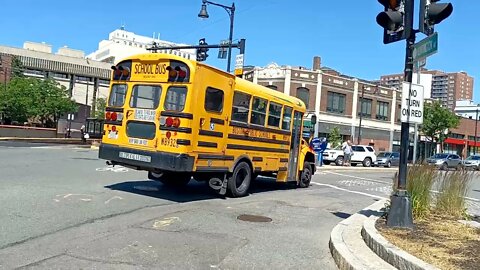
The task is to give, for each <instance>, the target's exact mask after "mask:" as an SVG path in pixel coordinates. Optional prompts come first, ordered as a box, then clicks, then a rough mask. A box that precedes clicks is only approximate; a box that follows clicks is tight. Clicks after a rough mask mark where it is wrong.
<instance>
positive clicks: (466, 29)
mask: <svg viewBox="0 0 480 270" xmlns="http://www.w3.org/2000/svg"><path fill="white" fill-rule="evenodd" d="M214 2H216V3H219V4H223V5H227V6H231V4H232V3H233V2H232V1H231V0H228V1H227V0H216V1H214ZM234 2H235V6H236V11H235V19H234V33H233V39H234V41H238V40H239V39H241V38H245V39H246V50H245V65H254V66H266V65H268V64H270V63H272V62H275V63H277V64H279V65H290V66H303V67H306V68H311V67H312V63H313V57H314V56H320V57H321V58H322V66H328V67H330V68H333V69H335V70H338V71H339V72H341V73H342V74H345V75H349V76H354V77H358V78H361V79H366V80H375V79H379V78H380V75H383V74H392V73H402V72H403V68H404V61H405V41H399V42H396V43H392V44H388V45H385V44H383V42H382V40H383V29H382V28H381V27H380V26H379V25H377V23H376V21H375V17H376V16H377V14H378V13H379V12H381V11H382V10H383V7H382V6H381V5H380V4H379V3H378V1H377V0H360V1H358V0H346V1H339V0H336V1H327V0H303V1H301V0H298V1H292V0H289V1H287V0H235V1H234ZM415 2H416V3H415V6H416V9H418V6H419V2H420V1H419V0H416V1H415ZM441 2H450V3H452V4H453V6H454V11H453V14H452V15H451V16H450V17H449V18H447V19H445V20H444V21H443V22H441V23H440V24H438V25H436V27H435V30H436V31H437V32H438V34H439V38H438V40H439V45H438V48H439V49H438V53H437V54H435V55H433V56H430V57H429V58H428V59H427V65H426V68H428V69H438V70H443V71H446V72H456V71H465V72H467V73H468V74H469V75H470V76H472V77H474V79H477V81H476V83H475V89H474V99H475V100H476V101H477V102H479V101H480V81H479V80H478V79H479V78H480V65H479V64H480V50H479V48H480V35H479V33H480V30H479V27H477V25H479V23H478V22H477V23H475V18H476V16H478V11H479V10H480V1H472V0H450V1H441ZM201 4H202V1H201V0H181V1H180V0H176V1H165V0H157V1H125V0H116V1H111V0H101V1H92V0H83V1H64V0H61V1H60V0H44V1H38V0H15V1H6V0H4V1H2V11H3V12H2V15H1V16H0V45H6V46H12V47H22V46H23V42H25V41H33V42H46V43H48V44H51V45H52V46H53V49H54V51H56V50H57V49H58V48H59V47H62V46H68V47H70V48H74V49H80V50H83V51H85V53H86V54H89V53H91V52H93V51H95V50H96V49H97V48H98V42H100V41H101V40H103V39H107V38H108V34H109V33H110V32H112V31H113V30H115V29H118V28H120V26H122V25H124V26H125V29H126V30H128V31H131V32H134V33H136V34H139V35H145V36H152V35H153V33H157V34H158V33H160V39H162V40H167V41H172V42H177V43H186V44H197V43H198V40H199V39H200V38H205V39H206V41H207V43H209V44H218V43H220V41H221V40H226V39H228V33H229V24H230V19H229V16H228V14H227V12H226V11H225V10H224V9H223V8H221V7H216V6H212V5H209V6H208V7H207V9H208V13H209V15H210V17H209V18H208V19H200V18H198V16H197V15H198V13H199V11H200V7H201ZM417 27H418V12H417V11H416V12H415V28H417ZM423 38H425V36H424V35H423V34H417V41H419V40H421V39H423ZM237 53H238V50H236V49H235V50H234V51H233V54H234V55H233V57H232V67H233V66H234V65H235V63H234V59H235V57H234V56H235V54H237ZM216 57H217V51H216V49H210V51H209V58H208V59H207V61H206V63H207V64H210V65H213V66H216V67H218V68H221V69H226V60H224V59H216Z"/></svg>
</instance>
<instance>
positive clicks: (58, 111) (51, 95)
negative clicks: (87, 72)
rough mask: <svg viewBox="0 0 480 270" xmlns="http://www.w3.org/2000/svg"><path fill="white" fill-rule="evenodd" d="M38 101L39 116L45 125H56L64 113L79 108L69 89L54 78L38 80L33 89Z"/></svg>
mask: <svg viewBox="0 0 480 270" xmlns="http://www.w3.org/2000/svg"><path fill="white" fill-rule="evenodd" d="M33 94H34V95H35V96H36V100H37V101H38V102H37V116H38V118H39V120H40V121H41V123H42V125H43V126H45V127H55V126H56V123H57V121H58V119H59V118H60V116H61V115H62V114H65V113H69V112H74V111H76V110H77V106H76V104H75V101H73V100H71V99H70V97H69V95H68V90H67V88H66V87H65V86H63V85H60V84H59V83H58V82H56V81H54V80H52V79H45V80H38V81H37V84H36V88H35V90H34V91H33Z"/></svg>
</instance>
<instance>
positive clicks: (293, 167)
mask: <svg viewBox="0 0 480 270" xmlns="http://www.w3.org/2000/svg"><path fill="white" fill-rule="evenodd" d="M302 117H303V113H301V112H297V111H295V112H294V114H293V127H292V136H291V143H290V156H289V157H288V181H297V174H298V160H299V154H300V143H301V142H300V140H301V137H302V136H301V135H302V133H301V129H302Z"/></svg>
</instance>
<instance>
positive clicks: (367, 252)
mask: <svg viewBox="0 0 480 270" xmlns="http://www.w3.org/2000/svg"><path fill="white" fill-rule="evenodd" d="M386 202H387V200H386V199H384V200H380V201H378V202H376V203H374V204H372V205H370V206H368V207H366V208H364V209H363V210H361V211H359V212H358V213H356V214H353V215H352V216H350V217H349V218H347V219H345V220H343V221H342V222H340V223H338V224H337V226H335V228H333V230H332V232H331V233H330V241H329V247H330V252H331V253H332V257H333V259H334V260H335V263H336V264H337V266H338V268H339V269H340V270H347V269H348V270H353V269H359V270H360V269H362V270H363V269H375V270H377V269H395V267H393V266H392V265H390V264H388V263H387V262H386V261H384V260H383V259H382V258H380V257H379V256H378V255H377V254H375V253H374V252H373V251H372V250H371V249H370V248H368V246H367V244H366V243H365V241H364V240H363V238H362V236H361V230H362V226H363V223H364V222H365V220H367V219H368V216H371V215H379V211H380V209H382V208H383V207H384V206H385V203H386Z"/></svg>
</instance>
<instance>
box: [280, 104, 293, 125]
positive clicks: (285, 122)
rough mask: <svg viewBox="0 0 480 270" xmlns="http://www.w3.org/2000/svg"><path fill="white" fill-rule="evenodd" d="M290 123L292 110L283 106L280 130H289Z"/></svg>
mask: <svg viewBox="0 0 480 270" xmlns="http://www.w3.org/2000/svg"><path fill="white" fill-rule="evenodd" d="M291 122H292V108H290V107H287V106H285V107H284V110H283V120H282V129H283V130H290V123H291Z"/></svg>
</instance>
